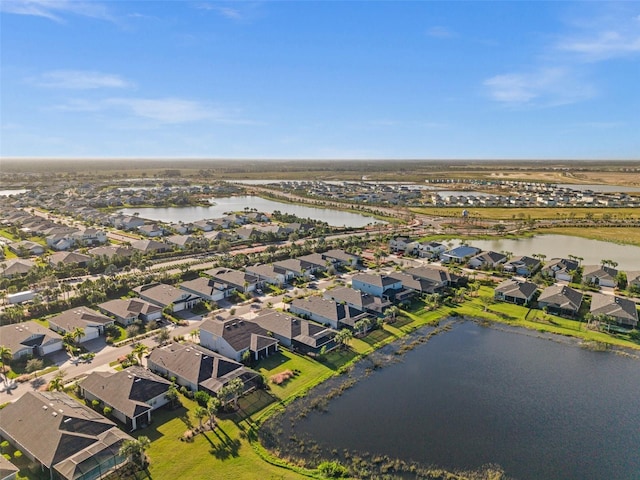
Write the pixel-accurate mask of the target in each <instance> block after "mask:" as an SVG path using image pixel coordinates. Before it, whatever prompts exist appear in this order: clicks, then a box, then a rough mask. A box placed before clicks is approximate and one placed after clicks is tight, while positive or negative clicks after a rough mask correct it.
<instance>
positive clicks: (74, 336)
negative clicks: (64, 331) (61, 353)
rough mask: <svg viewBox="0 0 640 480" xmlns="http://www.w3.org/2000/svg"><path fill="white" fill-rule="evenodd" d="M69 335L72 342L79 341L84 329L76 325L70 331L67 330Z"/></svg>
mask: <svg viewBox="0 0 640 480" xmlns="http://www.w3.org/2000/svg"><path fill="white" fill-rule="evenodd" d="M69 333H70V335H71V338H72V339H73V342H74V343H76V344H77V343H78V342H79V341H80V339H81V338H82V337H84V329H83V328H81V327H76V328H74V329H73V331H72V332H69Z"/></svg>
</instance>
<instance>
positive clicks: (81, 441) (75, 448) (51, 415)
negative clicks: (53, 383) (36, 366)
mask: <svg viewBox="0 0 640 480" xmlns="http://www.w3.org/2000/svg"><path fill="white" fill-rule="evenodd" d="M0 435H1V436H2V437H3V438H6V439H7V440H8V441H9V443H11V444H12V445H13V446H14V447H16V448H17V449H19V450H20V451H21V452H22V453H23V454H24V455H25V456H26V457H27V458H29V459H30V460H32V461H34V462H37V463H39V464H40V465H42V467H43V468H45V469H47V470H48V471H49V474H50V478H57V479H66V480H96V479H99V478H103V477H104V476H106V475H107V474H108V473H110V472H112V471H114V470H115V469H117V468H119V467H120V466H122V465H124V464H125V463H126V462H127V459H126V458H123V457H121V456H120V455H119V454H118V451H119V449H120V447H121V445H122V444H123V442H125V441H127V440H132V438H131V437H130V436H129V435H127V434H126V433H124V432H123V431H122V430H120V429H119V428H118V427H116V425H115V424H114V423H113V422H112V421H111V420H108V419H107V418H105V417H103V416H102V415H100V414H99V413H97V412H95V411H93V410H92V409H90V408H89V407H87V406H85V405H81V404H80V403H78V402H76V401H75V400H73V399H72V398H71V397H69V396H68V395H67V394H65V393H62V392H34V391H28V392H26V393H25V394H24V395H23V396H22V397H20V398H19V399H17V400H16V401H15V402H13V403H10V404H8V405H7V406H6V407H5V408H4V409H3V410H2V415H0Z"/></svg>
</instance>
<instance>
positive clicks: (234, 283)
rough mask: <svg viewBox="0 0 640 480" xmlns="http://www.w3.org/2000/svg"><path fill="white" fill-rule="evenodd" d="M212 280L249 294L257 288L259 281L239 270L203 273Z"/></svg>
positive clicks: (214, 269)
mask: <svg viewBox="0 0 640 480" xmlns="http://www.w3.org/2000/svg"><path fill="white" fill-rule="evenodd" d="M204 273H205V275H209V276H210V277H211V278H213V279H214V280H216V281H218V282H220V283H226V284H227V285H228V286H229V287H233V288H235V289H236V290H238V291H239V292H243V293H249V292H253V291H254V290H255V289H256V288H258V284H259V283H260V281H259V280H258V278H256V277H255V276H253V275H251V274H250V273H247V272H241V271H240V270H233V269H231V268H224V267H220V268H212V269H211V270H207V271H205V272H204Z"/></svg>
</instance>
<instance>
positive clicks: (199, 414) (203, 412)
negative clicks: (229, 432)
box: [193, 405, 209, 429]
mask: <svg viewBox="0 0 640 480" xmlns="http://www.w3.org/2000/svg"><path fill="white" fill-rule="evenodd" d="M193 414H194V415H195V416H196V418H197V419H198V428H200V429H202V419H203V418H204V417H207V416H209V412H208V411H207V409H206V408H204V407H201V406H200V405H198V406H197V407H196V409H195V410H194V411H193Z"/></svg>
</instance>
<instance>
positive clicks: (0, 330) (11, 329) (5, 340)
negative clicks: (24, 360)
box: [0, 320, 62, 359]
mask: <svg viewBox="0 0 640 480" xmlns="http://www.w3.org/2000/svg"><path fill="white" fill-rule="evenodd" d="M0 341H2V345H3V346H5V347H7V348H9V349H11V355H12V357H13V358H14V359H18V358H21V357H24V356H26V355H33V356H36V357H38V356H39V357H41V356H43V355H47V354H49V353H53V352H57V351H59V350H62V337H61V336H60V335H58V334H57V333H56V332H54V331H52V330H49V329H48V328H46V327H43V326H42V325H40V324H39V323H37V322H34V321H32V320H30V321H28V322H21V323H16V324H13V325H4V326H2V327H0Z"/></svg>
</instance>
